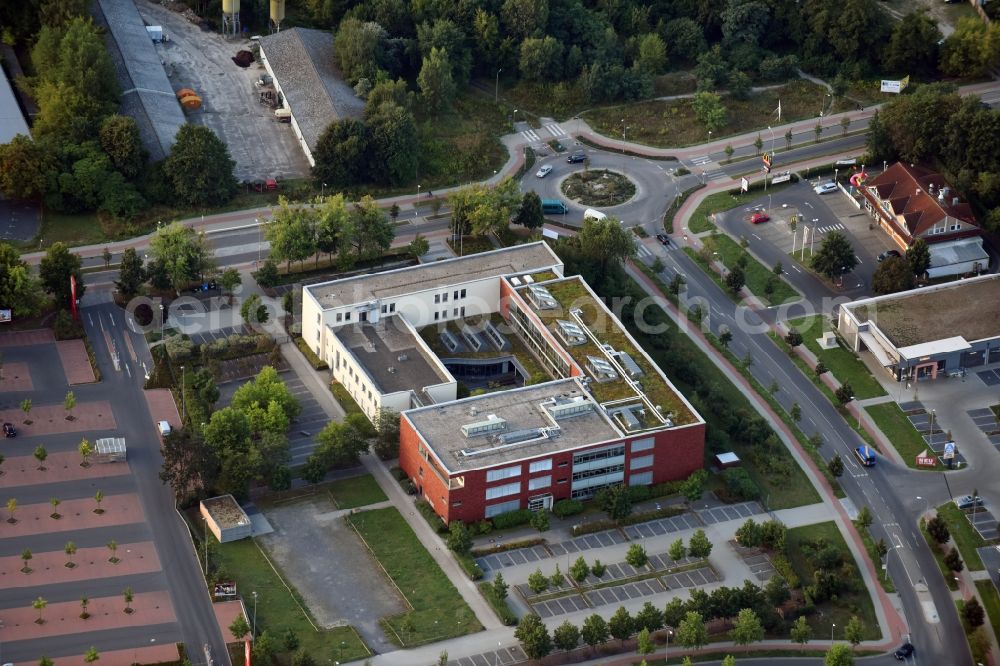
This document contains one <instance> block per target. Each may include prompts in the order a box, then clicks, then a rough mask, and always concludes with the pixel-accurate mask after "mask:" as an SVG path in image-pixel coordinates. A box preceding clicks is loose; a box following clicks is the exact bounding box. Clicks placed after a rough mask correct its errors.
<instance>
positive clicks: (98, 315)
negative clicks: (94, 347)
mask: <svg viewBox="0 0 1000 666" xmlns="http://www.w3.org/2000/svg"><path fill="white" fill-rule="evenodd" d="M97 323H99V324H100V325H101V330H102V331H103V330H104V317H102V316H101V313H100V312H98V313H97Z"/></svg>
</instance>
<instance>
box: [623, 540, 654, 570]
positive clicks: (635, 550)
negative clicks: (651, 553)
mask: <svg viewBox="0 0 1000 666" xmlns="http://www.w3.org/2000/svg"><path fill="white" fill-rule="evenodd" d="M625 561H626V562H628V563H629V565H631V566H632V567H634V568H636V569H638V568H639V567H641V566H643V565H645V564H646V562H648V561H649V557H648V556H647V555H646V549H645V548H643V547H642V545H641V544H638V543H633V544H632V545H631V546H629V547H628V553H626V555H625Z"/></svg>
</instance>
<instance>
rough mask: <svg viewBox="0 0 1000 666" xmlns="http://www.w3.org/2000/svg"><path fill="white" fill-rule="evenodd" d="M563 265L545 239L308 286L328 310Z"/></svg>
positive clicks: (321, 305)
mask: <svg viewBox="0 0 1000 666" xmlns="http://www.w3.org/2000/svg"><path fill="white" fill-rule="evenodd" d="M552 266H562V261H560V259H559V257H557V256H556V254H555V253H554V252H553V251H552V250H551V249H550V248H549V246H548V245H547V244H546V243H544V242H541V241H539V242H537V243H528V244H525V245H515V246H513V247H505V248H501V249H499V250H492V251H490V252H482V253H480V254H472V255H469V256H466V257H456V258H454V259H445V260H443V261H435V262H431V263H427V264H420V265H419V266H409V267H407V268H399V269H396V270H392V271H384V272H380V273H372V274H370V275H359V276H357V277H353V278H346V279H343V280H334V281H331V282H323V283H321V284H315V285H311V286H307V287H305V289H306V291H308V292H309V293H310V294H312V296H313V297H314V298H315V299H316V300H317V301H318V302H319V304H320V307H322V308H323V309H324V310H328V309H330V308H335V307H340V306H344V305H351V304H354V303H363V302H366V301H371V300H375V299H379V298H392V297H395V296H401V295H403V294H412V293H415V292H419V291H426V290H428V289H440V288H444V287H450V286H453V285H458V284H462V283H465V282H471V281H473V280H481V279H484V278H489V277H497V278H499V277H500V276H501V275H512V274H517V273H526V272H531V271H537V270H542V269H545V268H550V267H552Z"/></svg>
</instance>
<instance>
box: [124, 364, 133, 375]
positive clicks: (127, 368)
mask: <svg viewBox="0 0 1000 666" xmlns="http://www.w3.org/2000/svg"><path fill="white" fill-rule="evenodd" d="M125 372H126V373H128V378H129V379H132V371H131V370H129V367H128V363H126V364H125Z"/></svg>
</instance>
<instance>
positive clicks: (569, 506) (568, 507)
mask: <svg viewBox="0 0 1000 666" xmlns="http://www.w3.org/2000/svg"><path fill="white" fill-rule="evenodd" d="M552 513H554V514H555V515H556V516H557V517H559V518H569V517H570V516H575V515H576V514H578V513H583V502H581V501H580V500H574V499H564V500H559V501H558V502H556V503H555V504H553V505H552Z"/></svg>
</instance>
